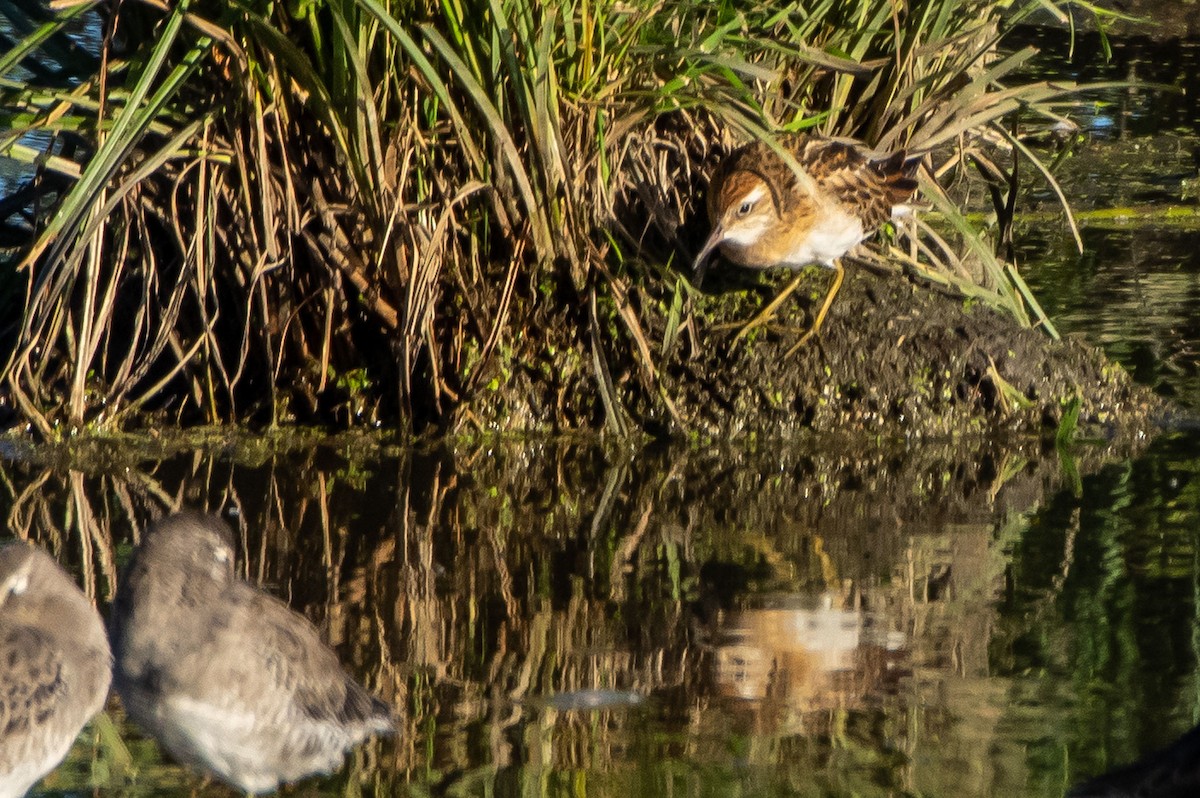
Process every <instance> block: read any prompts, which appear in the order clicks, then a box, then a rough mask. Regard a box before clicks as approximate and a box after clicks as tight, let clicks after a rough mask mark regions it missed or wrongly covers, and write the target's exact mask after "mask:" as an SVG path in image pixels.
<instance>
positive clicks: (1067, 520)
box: [3, 432, 1200, 797]
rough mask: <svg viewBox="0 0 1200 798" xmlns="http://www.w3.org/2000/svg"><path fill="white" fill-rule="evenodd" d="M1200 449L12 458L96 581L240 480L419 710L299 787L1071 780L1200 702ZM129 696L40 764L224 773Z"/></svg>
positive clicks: (16, 508) (1005, 785) (272, 537)
mask: <svg viewBox="0 0 1200 798" xmlns="http://www.w3.org/2000/svg"><path fill="white" fill-rule="evenodd" d="M1198 447H1200V436H1198V435H1197V434H1196V433H1192V432H1178V433H1172V434H1169V435H1166V436H1164V437H1162V438H1161V439H1159V440H1157V441H1155V442H1154V443H1153V444H1152V445H1151V446H1150V447H1149V448H1148V449H1147V450H1146V451H1145V452H1144V453H1141V454H1139V455H1137V456H1135V457H1130V458H1125V457H1122V455H1121V453H1120V452H1116V451H1108V452H1104V451H1103V450H1102V449H1101V448H1100V447H1077V450H1076V455H1077V458H1076V459H1068V460H1066V461H1063V460H1060V457H1059V455H1058V454H1057V453H1056V452H1054V451H1053V450H1052V449H1050V450H1045V449H1043V448H1042V447H1039V446H1037V445H1032V446H1027V447H1025V448H1023V449H1017V448H1012V447H1002V446H992V445H979V446H977V447H975V448H973V449H971V450H969V451H964V450H962V449H961V448H955V447H950V446H946V447H941V446H926V447H909V448H897V449H894V450H881V451H874V452H871V451H864V452H855V453H841V454H833V453H828V452H826V453H809V454H806V453H803V452H799V451H797V450H795V449H791V448H786V447H782V448H776V447H769V446H767V447H760V448H757V449H756V448H755V447H751V446H739V447H733V448H730V449H728V450H723V451H720V450H713V451H694V450H691V451H686V450H675V449H650V450H642V451H636V452H633V451H617V450H609V451H602V450H599V449H597V448H594V447H592V446H590V445H582V444H575V443H564V442H559V443H542V444H494V445H486V444H481V445H477V446H463V447H460V448H458V449H455V450H449V449H435V450H431V451H428V452H423V453H414V452H386V451H378V452H371V451H370V447H367V446H364V445H363V444H361V443H354V444H346V445H344V446H341V447H338V446H333V447H326V448H322V449H317V450H306V451H303V452H298V453H291V454H284V455H276V456H269V457H258V458H250V457H247V456H241V455H235V454H233V451H232V450H229V451H225V452H222V451H220V450H217V451H214V452H209V453H201V454H195V455H193V454H191V453H188V454H183V455H177V456H174V457H171V458H168V459H166V460H161V461H151V460H147V461H144V462H142V463H140V464H138V463H134V464H129V463H126V462H123V461H122V462H121V463H120V464H114V465H112V466H110V467H108V468H102V469H100V470H99V471H97V472H96V473H90V474H87V475H84V474H81V473H78V472H68V471H64V470H61V469H57V468H54V467H44V468H43V467H40V466H34V465H31V464H29V463H28V462H25V463H20V462H12V461H10V462H9V463H8V464H7V465H5V467H4V480H3V484H4V485H5V488H6V496H7V498H6V500H5V506H6V509H7V510H8V517H9V519H10V526H12V527H13V528H14V529H17V530H21V531H22V533H23V534H24V533H25V532H28V533H30V534H32V536H33V537H34V538H36V539H38V540H39V541H40V542H42V543H43V545H46V546H47V547H48V548H50V549H52V550H53V551H55V553H56V554H58V556H59V557H60V558H61V559H62V560H64V561H66V562H67V563H69V564H70V565H71V566H72V567H73V568H74V569H75V570H76V572H77V573H79V574H81V576H82V579H81V581H82V582H83V583H84V584H85V585H87V586H89V587H90V588H91V589H92V590H94V591H95V593H96V594H97V595H98V597H99V602H100V605H101V607H102V608H106V607H107V598H108V596H109V595H110V593H111V589H112V575H113V573H114V569H115V568H116V567H117V566H119V564H120V563H121V562H122V561H123V560H124V559H125V558H126V557H127V554H128V551H129V548H130V544H131V542H132V524H131V522H130V520H129V519H130V518H133V519H135V523H137V524H138V525H141V524H144V523H145V521H146V519H147V518H148V517H149V516H150V515H151V514H152V513H156V512H159V511H160V510H161V508H163V507H164V506H165V503H166V502H168V501H174V500H175V499H176V498H181V499H182V501H183V504H184V505H186V506H189V507H204V508H209V509H214V510H216V509H222V508H223V509H224V510H225V511H228V510H231V509H234V508H236V510H237V515H236V516H234V517H232V519H231V520H232V522H233V523H234V524H235V526H237V527H238V528H239V536H240V538H241V540H240V547H241V561H242V564H243V569H244V573H246V574H247V575H248V576H249V577H250V578H251V579H253V580H254V581H256V582H258V583H260V584H262V585H263V586H264V587H265V588H266V589H268V590H270V591H271V592H273V593H275V594H277V595H280V596H282V597H284V598H285V599H286V600H287V601H288V602H289V603H290V604H291V605H292V606H293V607H294V608H296V609H298V610H301V611H303V612H305V613H306V614H307V615H309V617H311V618H313V619H314V620H315V621H316V622H317V623H318V624H319V625H320V626H321V628H322V629H323V630H324V631H325V633H326V634H327V636H328V638H329V639H330V640H331V641H333V642H334V643H335V644H336V645H337V647H338V651H339V653H340V654H341V655H342V658H343V660H344V661H345V662H346V663H347V664H348V666H349V667H350V668H351V669H352V670H353V671H354V672H355V673H356V674H357V675H359V676H360V677H361V678H362V679H363V680H364V681H365V682H366V683H368V684H369V685H370V686H371V687H372V688H373V689H375V690H377V691H378V692H380V693H381V694H382V695H384V696H386V697H387V698H388V699H389V700H391V701H392V702H394V704H395V705H396V707H397V710H398V712H399V715H400V721H401V727H402V733H401V734H400V735H399V737H398V738H397V739H395V740H391V741H385V742H376V743H372V744H370V745H368V746H367V747H366V748H365V749H364V750H363V751H361V752H360V753H359V754H358V755H357V756H355V757H352V758H351V759H350V760H349V762H348V765H347V769H346V770H345V771H344V772H342V773H340V774H337V775H335V776H332V777H329V778H326V779H323V780H317V781H315V782H309V783H307V784H305V785H303V786H302V787H300V788H299V790H300V791H301V792H303V793H305V794H359V793H360V792H361V793H363V794H380V795H382V794H398V795H414V796H417V795H431V794H438V795H443V794H444V795H478V796H485V795H572V796H578V795H591V796H624V797H628V796H657V795H680V796H707V795H713V796H726V795H881V796H882V795H929V796H985V795H1038V796H1041V795H1047V796H1049V795H1061V794H1062V792H1063V789H1064V787H1065V786H1066V785H1068V784H1070V783H1073V782H1075V781H1078V780H1079V779H1080V778H1082V777H1083V776H1085V775H1090V774H1092V773H1094V772H1097V771H1100V770H1102V769H1104V768H1106V767H1109V766H1110V765H1112V764H1115V763H1118V762H1123V761H1128V760H1131V759H1133V758H1135V757H1137V756H1138V755H1139V754H1141V753H1143V752H1145V751H1148V750H1150V749H1152V748H1154V747H1156V746H1158V745H1161V744H1164V743H1166V742H1168V741H1169V740H1171V739H1172V738H1173V737H1174V736H1176V735H1177V734H1179V733H1182V732H1183V731H1184V730H1186V729H1187V728H1188V727H1190V726H1191V725H1192V723H1193V722H1194V719H1195V718H1196V716H1197V713H1198V712H1200V679H1198V676H1200V673H1198V671H1197V667H1196V665H1197V662H1196V652H1197V645H1198V643H1197V637H1196V629H1197V617H1196V616H1197V605H1196V589H1197V584H1198V574H1200V572H1198V569H1197V536H1198V533H1200V459H1198V458H1197V457H1196V452H1197V451H1198ZM1102 455H1103V457H1102ZM1103 458H1111V462H1108V463H1107V464H1104V463H1103V462H1102V460H1103ZM1072 468H1076V469H1078V471H1079V473H1080V474H1082V476H1081V477H1080V478H1079V481H1078V483H1076V482H1075V480H1074V479H1073V478H1072V476H1071V473H1072ZM227 517H228V513H227ZM108 716H109V717H110V718H111V719H112V720H114V721H115V722H116V724H117V728H118V730H119V734H120V738H121V740H122V743H120V744H117V743H114V742H113V741H112V740H111V739H106V738H103V737H101V736H98V734H97V725H96V724H93V725H92V726H90V727H89V729H88V730H87V731H85V733H84V735H83V736H82V737H81V739H80V741H79V743H78V744H77V746H76V748H75V751H74V753H73V754H72V757H71V759H70V760H69V761H68V763H67V764H65V765H64V766H63V767H62V768H60V770H59V771H57V772H56V773H54V774H53V775H52V776H51V777H50V778H49V779H48V780H47V781H46V782H45V783H44V784H43V785H42V787H41V788H40V789H41V790H42V791H43V792H44V793H46V794H55V793H63V792H76V791H79V790H88V791H91V789H92V788H95V789H96V792H97V794H101V795H109V794H111V795H156V794H177V795H185V794H191V793H192V791H194V790H196V789H198V788H199V787H200V785H201V782H200V781H199V780H198V779H196V778H195V777H193V776H191V775H190V774H188V773H187V772H186V771H184V770H183V769H181V768H179V767H177V766H175V765H173V764H171V763H169V761H166V760H165V759H164V757H163V756H162V755H161V754H160V753H159V751H158V749H157V747H156V746H155V745H154V744H153V743H152V742H150V741H148V740H147V739H146V738H145V737H144V736H143V735H142V734H141V733H139V732H138V730H136V729H134V728H132V727H131V726H129V725H128V724H127V723H125V722H124V721H123V719H122V714H121V712H120V709H119V705H118V704H117V702H116V701H115V699H114V701H113V702H111V703H110V709H109V712H108ZM123 748H126V749H127V750H128V754H126V753H124V752H123V750H122V749H123ZM126 756H128V757H130V760H129V761H124V762H123V760H124V758H125V757H126ZM203 791H204V792H205V793H206V794H209V793H216V794H221V793H227V792H228V791H227V790H226V788H224V787H220V786H217V785H209V786H207V787H205V788H204V790H203Z"/></svg>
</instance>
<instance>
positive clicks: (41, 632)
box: [0, 543, 112, 798]
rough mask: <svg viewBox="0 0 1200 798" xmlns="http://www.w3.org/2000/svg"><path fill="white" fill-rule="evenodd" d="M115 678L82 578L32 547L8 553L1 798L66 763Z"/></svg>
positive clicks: (0, 590)
mask: <svg viewBox="0 0 1200 798" xmlns="http://www.w3.org/2000/svg"><path fill="white" fill-rule="evenodd" d="M111 679H112V655H111V654H110V653H109V648H108V638H107V637H106V636H105V634H104V624H103V623H102V622H101V621H100V615H99V614H98V613H97V612H96V608H95V607H93V606H92V604H91V602H89V601H88V599H87V597H85V596H84V595H83V592H82V591H81V590H80V589H79V588H78V587H77V586H76V585H75V581H74V580H73V579H72V578H71V577H70V576H68V575H67V573H66V572H65V571H63V569H62V568H60V567H59V566H58V563H56V562H55V561H54V560H53V559H52V558H51V557H50V555H48V554H46V553H45V552H43V551H42V550H41V549H38V548H35V547H34V546H32V545H30V544H28V543H10V544H8V545H6V546H4V547H3V548H0V798H9V796H21V795H24V794H25V793H26V791H28V790H29V788H30V787H32V786H33V784H34V783H35V782H36V781H37V780H38V779H40V778H41V777H42V776H44V775H46V773H48V772H50V771H51V770H52V769H53V768H54V767H55V766H56V765H57V764H58V763H59V762H61V761H62V759H63V757H65V756H66V755H67V751H68V750H70V748H71V743H73V742H74V741H75V738H76V737H77V736H78V735H79V730H80V729H82V728H83V725H84V724H85V723H87V722H88V720H89V719H90V718H91V717H92V716H93V715H95V714H96V713H97V712H99V711H100V709H101V708H102V707H103V706H104V701H105V699H106V698H107V697H108V685H109V682H110V681H111Z"/></svg>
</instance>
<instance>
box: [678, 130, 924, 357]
mask: <svg viewBox="0 0 1200 798" xmlns="http://www.w3.org/2000/svg"><path fill="white" fill-rule="evenodd" d="M784 146H785V148H786V149H787V150H788V152H789V153H790V154H791V155H792V157H793V158H794V159H795V161H796V164H797V165H798V166H799V167H800V168H799V170H796V169H793V167H792V165H791V164H789V163H788V162H787V161H786V160H784V159H783V158H782V157H780V155H779V154H778V153H777V152H776V151H775V150H774V149H772V148H771V146H770V145H768V144H767V143H765V142H762V141H756V142H753V143H751V144H747V145H745V146H743V147H740V148H739V149H737V150H735V151H734V152H733V153H732V154H730V155H729V157H727V158H726V159H725V160H724V161H722V162H721V164H720V165H719V166H718V167H717V169H716V171H715V172H714V173H713V176H712V179H711V181H710V182H709V187H708V218H709V221H710V222H711V223H712V234H711V235H709V237H708V240H707V241H706V242H705V243H704V247H703V249H701V250H700V254H699V255H698V256H696V261H695V265H694V268H695V270H696V273H697V278H698V279H700V278H702V277H703V274H704V268H705V266H706V264H707V262H708V259H709V257H710V256H711V255H712V252H713V250H714V249H716V248H717V247H720V249H721V254H723V255H724V256H725V257H726V258H728V259H729V260H731V261H733V262H734V263H737V264H740V265H742V266H746V267H749V268H751V269H770V268H774V267H782V268H787V269H792V270H799V269H801V268H803V267H804V266H807V265H809V264H813V263H816V264H820V265H822V266H827V267H829V268H831V269H835V270H836V271H837V276H836V277H835V278H834V281H833V285H832V286H831V287H830V289H829V293H828V294H827V295H826V297H825V301H824V303H823V304H822V305H821V310H820V311H819V312H818V313H817V315H816V319H815V320H814V321H813V324H812V327H810V328H809V330H808V332H806V333H805V334H804V335H803V336H802V337H801V339H800V340H799V341H798V342H797V343H796V345H795V346H793V347H792V350H791V351H795V349H796V348H798V347H799V346H800V345H801V344H803V343H804V342H805V341H807V340H808V339H809V338H810V337H811V336H813V335H814V334H816V332H817V331H818V330H819V329H820V327H821V323H822V322H823V321H824V320H825V314H826V313H827V312H828V311H829V306H830V305H831V304H833V298H834V297H835V296H836V295H837V292H838V289H839V288H840V287H841V285H842V279H843V277H844V276H845V272H844V270H843V268H842V265H841V262H840V260H839V259H840V258H841V257H842V256H843V255H845V254H846V252H848V251H849V250H850V249H851V248H852V247H854V246H855V245H856V244H858V243H859V242H860V241H862V240H863V239H865V238H866V237H867V236H869V235H870V234H871V233H873V232H874V231H875V230H876V229H877V228H879V226H880V225H882V224H883V223H884V222H886V221H887V220H888V219H891V218H897V217H900V216H904V215H906V214H908V213H909V212H910V208H909V206H908V205H906V204H905V203H907V202H908V200H909V199H911V198H912V195H913V192H915V191H916V189H917V182H916V180H915V179H913V175H914V174H915V172H916V169H917V165H918V163H919V159H917V158H908V157H907V156H906V155H905V153H904V152H902V151H901V152H896V153H893V154H891V155H889V156H885V157H880V158H876V157H872V156H870V155H868V154H867V153H866V152H865V151H864V150H863V149H862V147H861V146H860V145H859V144H857V143H853V142H848V141H840V140H836V139H827V138H820V137H817V136H807V135H802V136H796V137H793V138H792V139H789V140H787V141H786V142H785V144H784ZM799 284H800V277H799V276H797V277H796V278H795V279H793V280H792V281H791V282H790V283H789V284H788V286H787V287H786V288H785V289H784V290H783V291H782V292H781V293H780V294H779V296H777V297H776V298H775V300H774V301H772V302H771V303H770V304H769V305H768V306H767V307H766V308H765V309H764V310H763V311H762V312H761V313H760V314H758V316H756V317H755V318H754V319H753V320H751V321H750V322H749V323H748V324H747V325H746V326H745V327H743V328H742V331H741V332H740V333H739V334H738V337H741V336H743V335H745V334H746V333H747V332H748V331H749V330H751V329H753V328H754V327H756V326H759V325H761V324H763V323H764V322H765V321H766V320H767V319H769V318H770V317H771V315H772V314H773V313H774V312H775V310H776V309H777V308H778V307H779V305H780V304H781V303H782V302H783V300H784V299H786V298H787V297H788V296H789V295H790V294H791V293H792V292H793V291H795V290H796V287H797V286H798V285H799ZM788 354H791V352H789V353H788Z"/></svg>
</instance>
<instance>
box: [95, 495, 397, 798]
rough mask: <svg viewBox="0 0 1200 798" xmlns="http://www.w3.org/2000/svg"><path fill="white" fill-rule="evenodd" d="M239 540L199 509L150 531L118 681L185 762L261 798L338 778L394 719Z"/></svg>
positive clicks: (118, 620) (121, 645)
mask: <svg viewBox="0 0 1200 798" xmlns="http://www.w3.org/2000/svg"><path fill="white" fill-rule="evenodd" d="M233 544H234V541H233V534H232V532H231V531H230V530H229V527H228V526H226V525H225V523H224V522H222V521H221V520H220V519H219V518H215V517H213V516H206V515H200V514H198V513H179V514H176V515H172V516H168V517H167V518H164V519H162V520H161V521H159V522H158V523H157V524H155V525H154V526H153V527H151V528H150V530H149V531H147V532H146V535H145V537H144V538H143V539H142V542H141V545H140V546H138V547H137V549H136V550H135V551H134V553H133V558H132V559H131V561H130V563H129V566H128V567H127V568H126V570H125V572H124V574H123V576H122V579H121V585H120V589H119V590H117V596H116V600H115V601H114V602H113V613H112V614H113V619H112V641H113V653H114V654H115V656H116V668H115V673H114V684H115V686H116V688H117V692H118V693H119V694H120V696H121V702H122V703H123V704H124V706H125V711H126V714H128V715H129V717H131V718H132V719H133V720H135V721H137V722H138V724H140V725H141V726H142V727H143V728H145V729H146V730H147V731H149V732H150V733H151V734H152V735H153V736H154V737H155V738H156V739H157V740H158V741H159V742H160V743H161V744H162V746H163V747H164V748H166V749H167V750H168V751H169V752H170V753H171V754H172V755H173V756H174V757H175V758H176V759H178V760H180V761H181V762H182V763H183V764H186V765H190V766H192V767H194V768H197V769H198V770H200V771H202V772H204V773H206V774H209V775H213V776H216V777H217V778H219V779H220V780H221V781H224V782H225V783H226V784H230V785H232V786H234V787H237V788H238V789H240V790H242V791H244V792H247V793H256V794H257V793H262V792H267V791H271V790H275V789H276V788H277V787H278V786H279V784H280V783H282V782H292V781H296V780H298V779H301V778H304V777H306V776H309V775H312V774H317V773H328V772H331V771H333V770H335V769H336V768H338V767H340V766H341V764H342V759H343V757H344V755H345V752H346V751H347V750H348V749H350V748H352V747H353V746H356V745H358V744H359V743H361V742H363V741H364V740H366V739H367V738H368V737H370V736H372V735H377V734H392V733H393V732H394V731H395V721H394V719H393V717H392V711H391V708H390V707H389V706H388V705H387V704H385V703H384V702H383V701H382V700H380V699H378V698H376V697H375V696H373V695H371V694H370V693H368V692H367V691H366V690H365V689H363V688H362V687H361V686H360V685H359V684H358V683H357V682H356V681H354V679H352V678H351V677H350V675H349V674H347V673H346V672H345V671H344V670H343V669H342V666H341V665H340V664H339V663H338V658H337V655H336V654H335V653H334V652H333V649H331V648H330V647H329V646H327V645H326V644H325V643H324V642H323V641H322V640H321V635H320V633H319V632H318V631H317V628H316V627H315V626H313V625H312V623H311V622H309V620H308V619H307V618H305V617H304V616H303V615H301V614H299V613H297V612H294V611H293V610H291V609H290V608H289V607H288V606H287V605H286V604H284V603H283V602H282V601H280V600H279V599H277V598H275V597H274V596H270V595H268V594H266V593H264V592H262V591H261V590H259V589H258V588H256V587H255V586H254V585H252V584H250V583H249V582H246V581H244V580H242V579H241V578H239V577H238V575H237V572H236V570H235V568H234V545H233Z"/></svg>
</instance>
